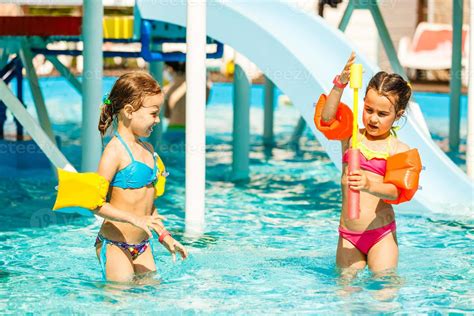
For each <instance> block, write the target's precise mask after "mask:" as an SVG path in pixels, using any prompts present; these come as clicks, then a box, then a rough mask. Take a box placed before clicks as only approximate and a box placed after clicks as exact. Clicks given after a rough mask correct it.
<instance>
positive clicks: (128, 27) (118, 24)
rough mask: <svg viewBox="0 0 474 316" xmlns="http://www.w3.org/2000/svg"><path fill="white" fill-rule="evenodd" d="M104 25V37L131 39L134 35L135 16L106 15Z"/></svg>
mask: <svg viewBox="0 0 474 316" xmlns="http://www.w3.org/2000/svg"><path fill="white" fill-rule="evenodd" d="M102 25H103V27H104V38H111V39H130V38H132V37H133V16H106V17H104V20H103V22H102Z"/></svg>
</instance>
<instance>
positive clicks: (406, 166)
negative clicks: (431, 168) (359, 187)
mask: <svg viewBox="0 0 474 316" xmlns="http://www.w3.org/2000/svg"><path fill="white" fill-rule="evenodd" d="M420 172H421V159H420V154H419V153H418V150H416V149H410V150H408V151H405V152H403V153H399V154H396V155H393V156H390V157H388V159H387V169H386V172H385V177H384V179H383V182H384V183H391V184H394V185H395V186H396V187H397V189H398V193H399V194H398V198H397V199H396V200H393V201H391V200H384V201H385V202H386V203H390V204H400V203H403V202H407V201H410V200H411V199H412V198H413V196H414V195H415V193H416V191H417V190H418V181H419V179H420Z"/></svg>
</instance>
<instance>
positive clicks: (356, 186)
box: [347, 169, 370, 192]
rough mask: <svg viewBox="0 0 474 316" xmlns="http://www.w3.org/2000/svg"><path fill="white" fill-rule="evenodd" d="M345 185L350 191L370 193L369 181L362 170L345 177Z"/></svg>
mask: <svg viewBox="0 0 474 316" xmlns="http://www.w3.org/2000/svg"><path fill="white" fill-rule="evenodd" d="M347 183H348V185H349V188H350V189H351V190H355V191H362V192H369V191H370V180H369V179H368V178H367V175H366V174H365V172H364V171H362V170H360V169H359V170H355V171H352V172H351V173H350V174H349V176H348V177H347Z"/></svg>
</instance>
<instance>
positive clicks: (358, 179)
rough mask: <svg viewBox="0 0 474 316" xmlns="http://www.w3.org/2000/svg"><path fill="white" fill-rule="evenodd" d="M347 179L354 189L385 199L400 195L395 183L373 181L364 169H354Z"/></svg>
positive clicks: (393, 198) (350, 186) (392, 198)
mask: <svg viewBox="0 0 474 316" xmlns="http://www.w3.org/2000/svg"><path fill="white" fill-rule="evenodd" d="M347 180H348V183H349V188H350V189H352V190H356V191H362V192H367V193H370V194H372V195H375V196H376V197H378V198H380V199H384V200H395V199H396V198H397V197H398V189H397V187H396V186H395V185H394V184H391V183H383V182H372V181H370V180H369V178H367V175H366V174H365V172H364V171H363V170H355V171H353V172H352V173H351V174H350V175H349V176H348V177H347Z"/></svg>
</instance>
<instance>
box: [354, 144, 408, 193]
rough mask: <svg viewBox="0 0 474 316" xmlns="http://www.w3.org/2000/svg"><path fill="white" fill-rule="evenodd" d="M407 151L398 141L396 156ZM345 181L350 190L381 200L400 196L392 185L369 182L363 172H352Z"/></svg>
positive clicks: (404, 145) (405, 146)
mask: <svg viewBox="0 0 474 316" xmlns="http://www.w3.org/2000/svg"><path fill="white" fill-rule="evenodd" d="M409 149H410V147H409V146H408V145H406V144H404V143H402V142H400V141H398V144H397V150H396V154H398V153H402V152H406V151H408V150H409ZM347 179H348V182H349V187H350V188H351V189H353V190H358V191H362V192H367V193H370V194H372V195H375V196H376V197H378V198H380V199H383V200H390V201H392V200H396V199H397V198H398V196H399V194H400V192H399V190H398V188H397V186H396V185H394V184H392V183H381V182H376V183H374V182H371V181H370V180H369V179H368V178H367V176H366V174H365V172H364V171H363V170H356V171H354V172H352V173H351V174H350V175H349V177H348V178H347Z"/></svg>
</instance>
